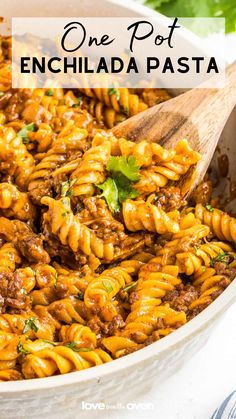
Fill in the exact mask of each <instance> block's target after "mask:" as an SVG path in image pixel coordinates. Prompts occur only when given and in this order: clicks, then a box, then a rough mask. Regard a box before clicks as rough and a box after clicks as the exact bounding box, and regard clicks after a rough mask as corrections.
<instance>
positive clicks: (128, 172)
mask: <svg viewBox="0 0 236 419" xmlns="http://www.w3.org/2000/svg"><path fill="white" fill-rule="evenodd" d="M139 169H140V166H138V165H137V162H136V158H135V157H134V156H129V157H128V159H127V158H126V157H125V156H121V157H110V159H109V160H108V163H107V170H109V171H110V172H112V174H115V173H117V172H120V173H122V174H123V175H124V176H125V177H127V179H129V180H131V181H132V182H137V181H138V180H139V179H140V174H139ZM113 177H114V176H113Z"/></svg>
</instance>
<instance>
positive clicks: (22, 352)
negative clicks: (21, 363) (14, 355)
mask: <svg viewBox="0 0 236 419" xmlns="http://www.w3.org/2000/svg"><path fill="white" fill-rule="evenodd" d="M17 352H18V353H21V354H24V355H27V354H29V351H27V350H26V349H25V348H24V346H23V343H22V342H19V343H18V345H17Z"/></svg>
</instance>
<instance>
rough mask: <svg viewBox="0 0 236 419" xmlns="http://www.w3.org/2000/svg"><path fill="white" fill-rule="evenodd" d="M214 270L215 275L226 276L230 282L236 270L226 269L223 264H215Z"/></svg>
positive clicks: (225, 265)
mask: <svg viewBox="0 0 236 419" xmlns="http://www.w3.org/2000/svg"><path fill="white" fill-rule="evenodd" d="M214 268H215V270H216V273H217V275H224V276H227V278H229V279H230V280H231V281H232V280H233V279H234V278H235V277H236V268H228V266H227V264H225V263H223V262H215V264H214Z"/></svg>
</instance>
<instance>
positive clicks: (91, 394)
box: [0, 0, 236, 419]
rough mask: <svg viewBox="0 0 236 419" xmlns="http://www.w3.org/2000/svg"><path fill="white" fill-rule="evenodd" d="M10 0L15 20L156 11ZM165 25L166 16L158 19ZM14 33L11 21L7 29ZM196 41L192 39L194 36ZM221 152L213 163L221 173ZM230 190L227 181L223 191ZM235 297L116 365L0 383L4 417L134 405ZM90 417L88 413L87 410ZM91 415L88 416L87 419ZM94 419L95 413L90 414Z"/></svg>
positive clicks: (86, 2)
mask: <svg viewBox="0 0 236 419" xmlns="http://www.w3.org/2000/svg"><path fill="white" fill-rule="evenodd" d="M53 3H54V2H50V1H48V0H37V1H36V2H33V3H32V0H21V1H19V0H11V1H9V2H5V4H4V9H3V10H2V12H1V13H2V14H4V17H6V18H10V17H11V16H69V17H71V16H131V17H135V16H148V15H149V16H151V15H152V14H153V13H154V12H153V11H151V10H149V9H147V8H145V7H143V6H140V5H139V4H137V3H133V2H132V1H127V0H117V1H111V2H109V1H107V0H100V1H97V0H61V1H59V2H57V3H54V4H53ZM159 18H160V22H164V21H165V20H166V18H164V17H163V16H161V15H159ZM5 29H6V31H9V22H7V24H6V25H5ZM190 42H191V37H190ZM235 132H236V109H235V110H234V112H233V113H232V115H231V118H230V120H229V121H228V123H227V126H226V128H225V130H224V133H223V134H222V137H221V140H220V144H219V146H220V151H221V153H225V152H227V154H228V155H229V160H230V176H231V177H232V176H234V175H235V171H236V169H235V164H234V153H235V151H234V150H235V148H234V140H235ZM217 153H219V151H218V152H216V154H215V156H214V159H213V165H214V166H215V168H216V170H217V158H218V156H219V154H217ZM227 188H228V181H227V180H224V182H222V183H221V185H220V186H219V190H220V189H221V191H224V193H225V190H226V189H227ZM235 297H236V282H235V281H234V282H233V283H232V284H231V285H230V286H229V287H228V288H227V289H226V290H225V291H224V292H223V294H222V295H221V296H220V297H218V298H217V299H216V300H215V301H214V302H213V303H212V304H211V305H210V306H209V307H208V308H207V309H205V310H204V311H203V312H202V313H201V314H199V315H198V316H197V317H195V318H194V319H193V320H191V321H190V322H189V323H187V324H186V325H185V326H182V327H181V328H180V329H178V330H177V331H175V332H174V333H172V334H171V335H169V336H167V337H165V338H163V339H162V340H160V341H158V342H156V343H153V344H152V345H150V346H148V347H146V348H144V349H142V350H140V351H138V352H135V353H133V354H130V355H127V356H125V357H123V358H120V359H118V360H116V361H113V362H111V363H108V364H104V365H101V366H98V367H94V368H90V369H87V370H84V371H80V372H73V373H70V374H65V375H60V376H54V377H50V378H44V379H35V380H25V381H18V382H5V383H1V384H0V417H1V419H3V418H7V419H10V418H17V419H20V418H23V417H25V418H31V417H40V418H42V417H43V416H44V417H45V418H51V417H57V418H58V417H62V418H63V419H64V418H67V417H69V418H71V417H74V416H75V417H83V411H81V410H80V409H81V402H82V401H88V402H96V401H102V402H106V403H109V404H111V403H117V402H120V403H125V402H127V401H132V400H133V397H135V396H136V395H137V394H138V393H141V392H142V393H143V392H144V391H145V390H147V389H148V388H149V387H150V386H151V385H153V384H155V385H160V384H161V383H162V382H163V380H164V379H165V378H166V377H169V376H170V375H171V374H173V372H174V371H176V370H177V369H178V368H179V367H180V366H181V364H183V363H184V362H185V361H186V360H187V359H188V358H190V357H191V356H192V355H193V354H194V353H195V352H196V351H198V350H199V349H200V348H201V347H202V346H203V345H204V344H205V342H206V340H207V338H208V337H209V334H210V332H211V330H212V329H213V327H214V326H215V324H216V323H217V321H218V319H219V318H220V317H221V316H222V315H223V314H224V313H225V311H226V310H227V308H228V307H229V306H230V305H231V304H232V302H233V301H234V300H235ZM84 413H85V414H87V413H88V412H86V411H85V412H84ZM86 417H88V416H87V415H86ZM90 417H93V413H91V416H90Z"/></svg>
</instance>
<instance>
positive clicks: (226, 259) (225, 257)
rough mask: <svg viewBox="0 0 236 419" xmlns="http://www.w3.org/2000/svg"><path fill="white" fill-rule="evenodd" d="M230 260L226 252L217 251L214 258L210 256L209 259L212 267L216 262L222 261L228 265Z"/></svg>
mask: <svg viewBox="0 0 236 419" xmlns="http://www.w3.org/2000/svg"><path fill="white" fill-rule="evenodd" d="M229 261H230V255H229V253H227V252H222V253H219V254H218V255H217V256H216V257H215V258H212V259H211V261H210V266H211V267H212V268H214V266H215V263H216V262H222V263H225V264H226V265H228V263H229Z"/></svg>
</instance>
